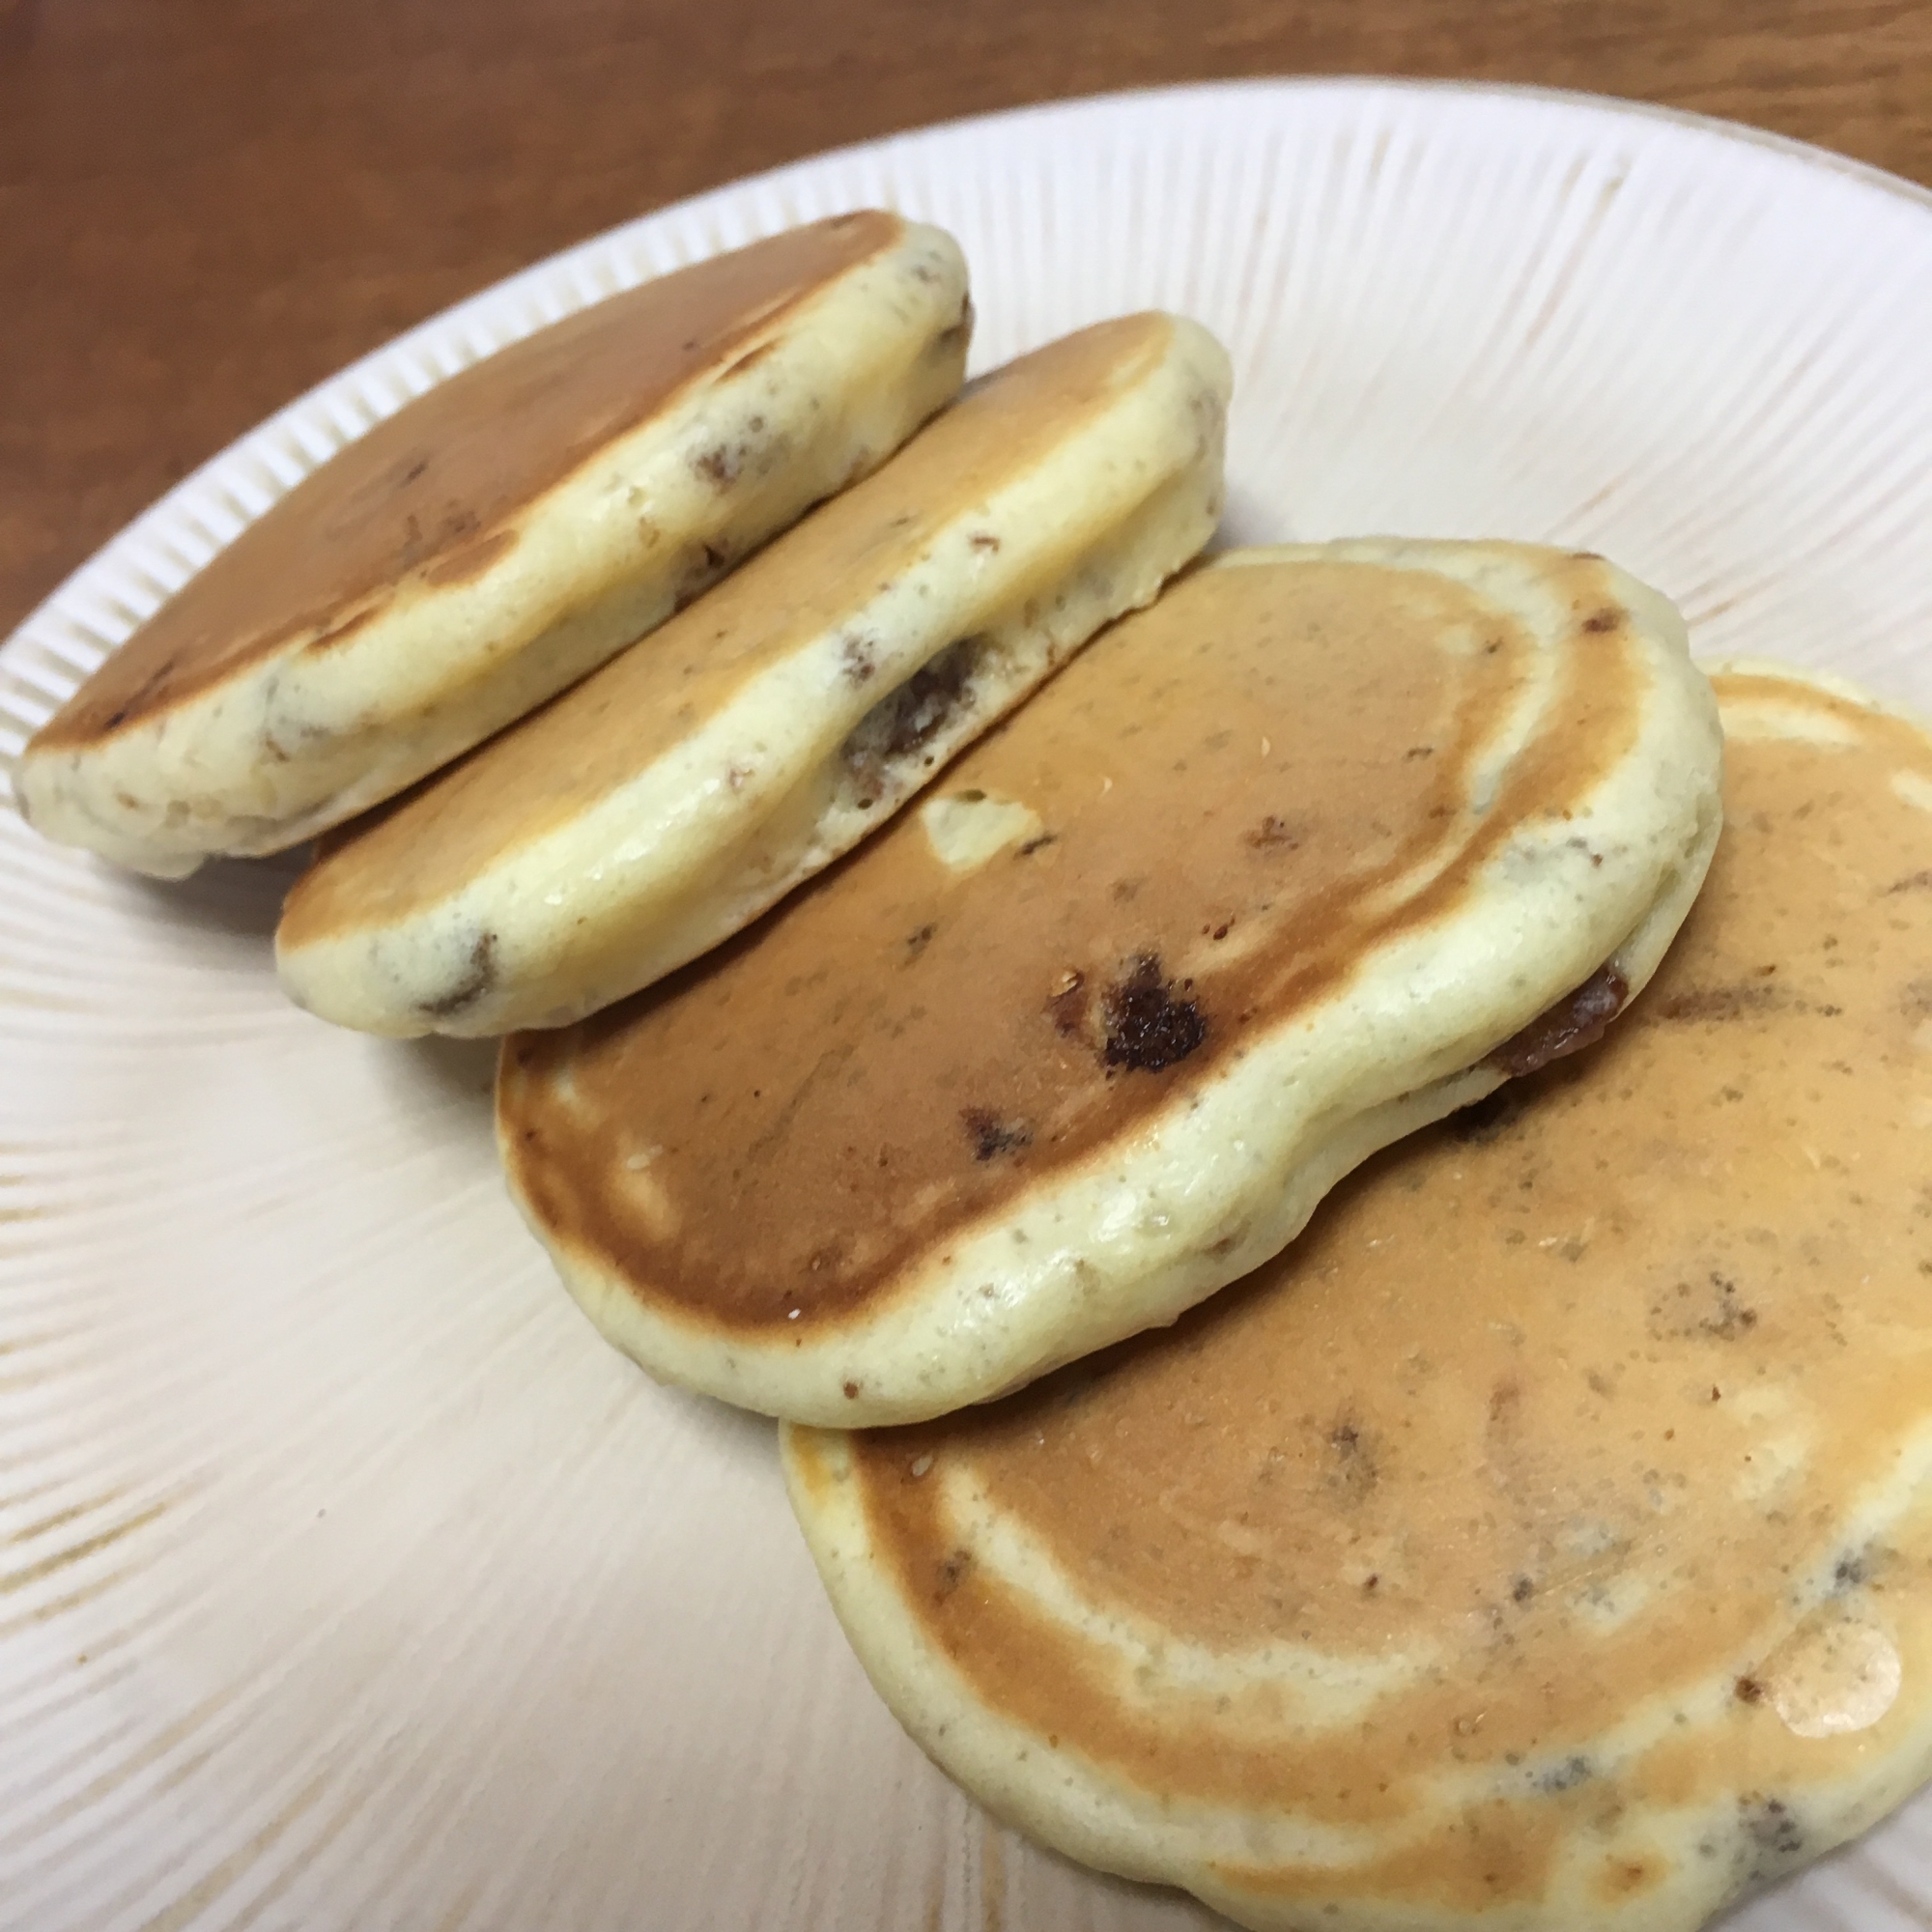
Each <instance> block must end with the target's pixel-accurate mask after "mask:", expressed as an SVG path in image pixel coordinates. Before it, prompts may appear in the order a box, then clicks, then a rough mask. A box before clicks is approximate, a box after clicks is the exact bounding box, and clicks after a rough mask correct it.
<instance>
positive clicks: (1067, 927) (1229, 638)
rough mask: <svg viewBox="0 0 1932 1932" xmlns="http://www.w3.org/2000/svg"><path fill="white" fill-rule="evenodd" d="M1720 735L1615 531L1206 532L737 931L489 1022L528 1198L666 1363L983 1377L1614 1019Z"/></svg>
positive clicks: (1193, 1292)
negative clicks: (1012, 707) (1624, 560)
mask: <svg viewBox="0 0 1932 1932" xmlns="http://www.w3.org/2000/svg"><path fill="white" fill-rule="evenodd" d="M1718 786H1719V736H1718V728H1717V716H1716V707H1715V705H1714V704H1713V702H1712V699H1711V694H1710V688H1709V686H1708V684H1707V683H1706V682H1705V680H1704V678H1703V676H1702V674H1701V673H1700V672H1698V671H1696V670H1695V669H1694V668H1692V667H1691V665H1690V660H1689V658H1688V656H1687V655H1686V652H1685V646H1684V641H1683V628H1682V625H1681V623H1680V622H1679V620H1678V618H1677V615H1676V613H1675V611H1672V610H1671V609H1670V608H1669V606H1668V605H1667V604H1665V603H1664V602H1663V600H1662V598H1660V597H1658V596H1657V595H1656V594H1655V593H1654V592H1651V591H1648V590H1646V589H1645V588H1644V587H1643V586H1642V585H1640V584H1638V583H1636V582H1634V580H1632V579H1631V578H1629V577H1627V576H1625V575H1624V574H1623V573H1622V572H1620V571H1618V570H1615V569H1614V568H1613V567H1611V566H1610V565H1608V564H1606V563H1605V562H1604V561H1603V560H1602V559H1601V558H1598V557H1589V556H1573V555H1571V554H1567V553H1562V552H1551V551H1543V550H1531V549H1524V548H1520V547H1516V546H1510V545H1484V544H1468V545H1453V544H1449V545H1432V544H1399V543H1361V544H1348V545H1337V546H1333V547H1328V548H1321V547H1317V548H1312V549H1303V550H1285V551H1274V552H1251V553H1241V554H1236V555H1234V556H1231V557H1227V558H1223V559H1221V560H1219V561H1217V562H1216V563H1214V564H1213V565H1211V566H1210V567H1208V568H1206V569H1204V570H1201V571H1199V572H1197V573H1195V574H1194V575H1193V576H1191V577H1189V578H1186V579H1184V580H1183V581H1182V582H1180V583H1179V584H1178V585H1177V586H1175V587H1174V588H1172V589H1170V591H1169V592H1168V593H1167V594H1166V595H1165V596H1164V597H1163V598H1162V599H1161V600H1160V602H1159V603H1157V604H1156V605H1154V606H1153V607H1152V608H1151V610H1149V611H1144V612H1142V613H1140V614H1139V615H1137V616H1135V617H1131V618H1129V619H1127V620H1126V621H1124V622H1123V623H1122V624H1120V625H1118V626H1117V627H1115V629H1114V630H1112V631H1111V632H1109V633H1107V634H1106V635H1105V636H1103V637H1102V638H1101V639H1098V640H1097V641H1096V642H1094V644H1092V645H1090V646H1089V647H1088V649H1087V650H1086V651H1084V652H1083V653H1082V654H1081V655H1080V656H1079V657H1078V658H1076V659H1075V660H1074V661H1073V662H1072V664H1071V665H1069V666H1068V667H1067V668H1065V670H1064V671H1062V672H1061V673H1060V674H1059V675H1058V676H1056V677H1055V678H1054V680H1053V681H1052V682H1051V683H1050V684H1049V685H1047V686H1046V687H1045V689H1044V690H1042V691H1041V692H1040V694H1039V695H1038V696H1037V697H1035V698H1034V699H1033V700H1032V701H1031V702H1030V703H1028V704H1027V705H1026V706H1024V707H1023V708H1022V709H1021V710H1019V711H1018V712H1016V713H1015V714H1014V715H1013V717H1012V718H1011V719H1009V721H1008V723H1007V724H1006V725H1003V726H1002V727H1001V728H1000V729H999V730H998V731H996V732H995V733H993V734H992V735H991V736H990V737H988V738H986V739H984V740H982V741H981V742H980V744H979V745H978V746H976V747H975V748H974V749H973V750H972V751H971V752H970V753H967V754H966V756H965V757H964V758H963V759H961V761H960V762H959V763H958V764H957V765H956V766H955V767H953V768H952V770H951V771H950V772H949V773H948V775H947V777H946V779H945V781H943V782H942V783H940V784H938V785H937V786H935V787H934V788H933V790H932V792H931V793H930V794H928V796H927V797H926V799H925V801H924V802H923V804H921V805H920V806H919V807H918V808H917V809H916V810H911V811H908V812H906V813H903V814H902V815H901V816H900V817H899V818H898V819H896V820H895V822H894V823H893V824H892V825H891V826H890V827H888V828H887V829H886V830H885V831H884V832H883V833H882V834H881V835H880V836H879V837H878V838H874V839H872V840H870V841H868V842H867V845H865V846H864V847H862V848H861V849H860V851H859V852H858V853H857V854H855V855H854V856H853V858H852V859H851V860H849V861H848V862H847V863H846V864H844V865H843V866H841V867H838V868H836V869H835V870H833V871H831V872H829V873H827V874H825V875H823V876H822V877H821V878H820V879H819V880H817V881H815V882H814V883H813V884H811V885H810V886H809V887H807V888H806V889H805V890H804V891H802V892H801V893H799V894H797V895H794V896H793V897H792V898H791V899H789V900H787V901H786V902H785V904H784V905H782V906H781V907H780V908H779V910H778V911H777V912H776V913H775V914H774V915H773V916H772V917H771V918H769V919H767V920H765V921H764V922H762V923H760V924H759V925H758V926H756V927H755V928H753V929H752V930H751V931H749V932H747V933H746V934H745V935H744V936H743V938H742V939H740V940H739V941H736V942H734V943H733V944H732V945H730V946H728V947H726V948H725V949H724V950H722V951H721V952H718V953H716V954H713V955H711V956H710V957H708V958H706V959H704V960H701V961H699V962H698V963H697V964H696V966H694V967H692V968H690V969H688V970H687V971H686V972H684V973H682V974H680V975H678V976H676V977H674V978H673V979H671V980H667V981H665V982H664V983H663V985H662V986H661V987H658V988H655V989H653V990H652V991H651V992H650V993H647V994H645V995H643V996H641V997H640V998H639V999H637V1000H635V1001H632V1002H630V1003H627V1004H626V1005H624V1006H623V1007H620V1008H615V1009H611V1011H610V1012H608V1013H606V1014H603V1015H600V1016H599V1017H597V1018H596V1019H593V1020H591V1021H588V1022H586V1023H584V1024H583V1025H582V1026H579V1027H575V1028H572V1029H568V1030H565V1031H561V1032H557V1033H552V1034H526V1035H521V1036H518V1037H514V1038H513V1039H512V1040H511V1041H510V1042H509V1043H508V1044H507V1046H506V1048H505V1052H504V1056H503V1061H502V1067H501V1073H500V1075H499V1079H498V1088H497V1130H498V1139H499V1144H500V1146H501V1148H502V1151H503V1155H504V1160H505V1164H506V1167H507V1170H508V1173H509V1178H510V1182H511V1186H512V1189H513V1191H514V1192H515V1194H516V1195H517V1197H518V1199H519V1201H520V1202H521V1204H522V1205H523V1208H524V1209H525V1212H526V1215H527V1216H528V1217H529V1219H530V1222H531V1224H532V1226H533V1227H534V1228H535V1229H536V1231H537V1232H538V1234H539V1235H540V1236H541V1237H542V1238H543V1239H544V1240H545V1242H546V1243H547V1244H548V1245H549V1247H550V1249H551V1252H552V1254H553V1256H554V1259H555V1260H556V1262H557V1264H558V1266H559V1268H560V1270H561V1271H562V1273H563V1275H564V1278H565V1280H566V1281H567V1282H568V1284H569V1285H570V1287H571V1289H572V1291H573V1292H574V1293H576V1294H577V1295H578V1296H579V1298H580V1299H581V1300H582V1302H583V1304H584V1305H585V1307H586V1308H587V1310H588V1311H589V1312H590V1314H591V1315H592V1317H593V1318H594V1319H595V1320H596V1321H598V1322H599V1323H600V1324H601V1325H602V1326H603V1328H604V1330H605V1332H606V1333H607V1334H608V1335H609V1336H610V1337H611V1339H612V1340H613V1341H614V1342H615V1343H616V1344H617V1345H618V1346H619V1347H620V1348H622V1349H624V1350H627V1351H628V1352H630V1353H631V1354H632V1355H634V1356H635V1357H636V1358H637V1359H638V1360H639V1361H640V1362H642V1363H643V1364H644V1365H645V1366H646V1367H648V1368H650V1369H651V1370H653V1372H655V1373H657V1374H659V1375H663V1376H666V1377H668V1378H672V1379H675V1380H679V1381H683V1382H687V1383H689V1384H691V1385H693V1386H696V1387H698V1388H701V1389H705V1390H708V1391H709V1392H711V1393H713V1394H716V1395H720V1396H723V1397H725V1399H727V1400H729V1401H734V1402H739V1403H743V1404H746V1405H747V1406H753V1407H757V1408H763V1409H766V1410H768V1411H771V1412H775V1413H779V1414H784V1415H789V1416H792V1417H793V1418H795V1419H799V1420H807V1421H818V1422H826V1423H831V1422H839V1421H845V1420H850V1421H852V1422H854V1423H871V1422H892V1421H910V1420H915V1419H918V1418H919V1417H921V1416H926V1415H933V1414H938V1413H942V1412H944V1411H945V1410H947V1409H949V1408H953V1407H956V1406H959V1405H960V1404H961V1403H965V1402H973V1401H980V1400H983V1399H985V1398H988V1397H991V1396H994V1395H997V1394H1000V1393H1001V1392H1003V1391H1005V1390H1007V1389H1010V1388H1012V1387H1015V1386H1017V1385H1018V1384H1019V1383H1020V1382H1022V1381H1025V1380H1026V1379H1028V1378H1030V1377H1032V1376H1034V1375H1037V1374H1040V1373H1043V1372H1044V1371H1045V1370H1047V1369H1048V1368H1051V1367H1054V1366H1056V1365H1058V1364H1059V1363H1061V1362H1064V1361H1066V1360H1069V1359H1071V1358H1072V1357H1074V1356H1076V1355H1080V1354H1084V1353H1086V1352H1088V1351H1089V1350H1093V1349H1095V1348H1099V1347H1102V1346H1104V1345H1105V1344H1107V1343H1109V1342H1114V1341H1118V1340H1120V1339H1121V1338H1122V1336H1125V1335H1129V1334H1132V1333H1134V1332H1136V1331H1137V1330H1139V1329H1141V1328H1144V1327H1148V1326H1150V1325H1151V1324H1154V1323H1158V1322H1162V1321H1171V1320H1172V1319H1173V1318H1174V1317H1175V1316H1176V1315H1177V1314H1179V1312H1180V1310H1181V1309H1183V1308H1185V1307H1187V1306H1189V1305H1191V1304H1192V1303H1193V1302H1195V1301H1198V1300H1199V1299H1201V1297H1202V1296H1204V1295H1206V1294H1208V1293H1211V1292H1212V1291H1214V1290H1215V1289H1217V1288H1220V1287H1221V1286H1222V1285H1223V1284H1225V1283H1226V1282H1229V1281H1231V1280H1234V1279H1235V1278H1236V1277H1237V1276H1239V1275H1241V1274H1243V1273H1245V1272H1246V1271H1247V1270H1248V1269H1249V1268H1250V1267H1253V1266H1255V1265H1257V1264H1259V1263H1260V1262H1262V1261H1263V1260H1264V1259H1265V1258H1266V1257H1267V1256H1268V1255H1271V1254H1273V1253H1275V1252H1276V1251H1277V1250H1278V1249H1279V1248H1280V1247H1281V1246H1282V1245H1283V1243H1284V1242H1286V1241H1287V1240H1288V1239H1289V1238H1290V1237H1291V1236H1293V1234H1294V1233H1295V1232H1296V1231H1297V1230H1298V1229H1299V1227H1300V1226H1301V1224H1302V1223H1303V1222H1304V1221H1305V1220H1306V1218H1307V1216H1308V1214H1309V1212H1310V1211H1311V1209H1312V1208H1313V1207H1314V1205H1315V1203H1316V1201H1318V1200H1319V1199H1320V1198H1321V1194H1322V1192H1323V1191H1324V1190H1325V1189H1326V1188H1327V1187H1328V1186H1329V1185H1331V1184H1332V1182H1333V1181H1334V1180H1335V1179H1337V1178H1338V1177H1339V1176H1340V1175H1342V1174H1344V1173H1346V1172H1348V1170H1349V1169H1350V1168H1351V1167H1352V1166H1354V1165H1355V1164H1356V1162H1358V1161H1359V1160H1361V1159H1362V1158H1364V1157H1365V1156H1366V1155H1367V1154H1368V1153H1369V1152H1371V1151H1374V1150H1375V1149H1376V1148H1378V1147H1380V1146H1382V1145H1384V1144H1385V1143H1386V1142H1387V1141H1389V1140H1391V1139H1393V1138H1395V1137H1396V1136H1397V1135H1398V1134H1401V1133H1404V1132H1407V1131H1409V1130H1411V1129H1412V1128H1414V1127H1416V1126H1419V1125H1421V1124H1423V1123H1424V1122H1428V1121H1431V1120H1435V1119H1438V1118H1440V1116H1441V1115H1443V1114H1444V1113H1446V1112H1448V1111H1449V1110H1450V1109H1451V1108H1453V1107H1456V1106H1459V1105H1462V1104H1463V1103H1464V1102H1466V1101H1469V1100H1473V1099H1476V1098H1479V1097H1480V1096H1481V1095H1482V1094H1486V1093H1488V1092H1489V1091H1490V1090H1491V1089H1492V1087H1494V1086H1495V1085H1496V1084H1497V1083H1498V1082H1499V1081H1500V1080H1502V1079H1503V1078H1504V1077H1505V1075H1506V1074H1507V1073H1510V1072H1516V1071H1520V1070H1521V1069H1522V1068H1523V1067H1524V1066H1526V1065H1535V1064H1536V1063H1538V1062H1539V1061H1541V1060H1543V1059H1545V1058H1547V1057H1548V1056H1549V1055H1550V1054H1552V1053H1554V1052H1557V1051H1560V1050H1562V1048H1563V1047H1565V1046H1566V1045H1569V1044H1574V1043H1575V1042H1576V1041H1577V1039H1579V1038H1581V1037H1587V1036H1588V1035H1589V1034H1590V1033H1592V1032H1593V1031H1595V1030H1598V1029H1600V1028H1601V1027H1602V1026H1603V1024H1605V1021H1607V1020H1608V1019H1609V1018H1610V1016H1611V1015H1612V1014H1613V1013H1614V1012H1615V1010H1616V1009H1617V1007H1618V1006H1619V1005H1620V1004H1621V1002H1622V1000H1623V999H1624V998H1625V997H1627V996H1628V994H1629V993H1630V992H1631V991H1633V990H1634V989H1635V988H1636V987H1638V986H1640V985H1641V984H1642V983H1643V982H1644V980H1646V979H1647V978H1648V976H1649V974H1650V972H1651V970H1652V968H1653V967H1654V965H1655V963H1656V960H1657V958H1658V956H1659V955H1660V954H1661V952H1662V949H1663V947H1664V945H1665V944H1666V943H1667V941H1668V939H1669V937H1670V935H1671V934H1672V933H1673V932H1674V931H1675V930H1676V927H1677V924H1678V922H1679V921H1680V920H1681V919H1682V917H1683V915H1684V912H1685V910H1686V908H1687V907H1688V905H1689V903H1690V897H1691V896H1692V895H1693V894H1694V893H1695V891H1696V888H1697V885H1698V883H1699V881H1700V880H1701V878H1702V876H1703V871H1704V867H1705V865H1706V863H1707V862H1708V859H1709V855H1710V851H1711V847H1712V844H1713V842H1714V841H1715V839H1716V837H1717V831H1718V823H1719V794H1718ZM1550 1009H1555V1010H1554V1011H1553V1012H1552V1011H1551V1010H1550Z"/></svg>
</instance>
